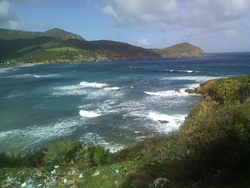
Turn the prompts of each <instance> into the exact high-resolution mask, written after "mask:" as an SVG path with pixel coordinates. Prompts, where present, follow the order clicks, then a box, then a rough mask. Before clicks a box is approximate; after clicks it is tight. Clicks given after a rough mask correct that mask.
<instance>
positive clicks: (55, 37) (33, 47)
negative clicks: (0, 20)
mask: <svg viewBox="0 0 250 188" xmlns="http://www.w3.org/2000/svg"><path fill="white" fill-rule="evenodd" d="M197 55H204V52H203V51H202V50H201V49H200V48H198V47H196V46H193V45H190V44H188V43H182V44H178V45H175V46H172V47H169V48H165V49H154V50H150V49H145V48H141V47H137V46H133V45H130V44H126V43H122V42H115V41H107V40H99V41H86V40H84V39H83V38H82V37H80V36H79V35H76V34H73V33H69V32H66V31H63V30H61V29H58V28H55V29H52V30H49V31H45V32H27V31H15V30H7V29H0V65H16V64H25V63H60V62H83V61H104V60H122V59H142V58H160V57H175V56H197Z"/></svg>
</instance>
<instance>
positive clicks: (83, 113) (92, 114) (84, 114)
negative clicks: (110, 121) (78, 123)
mask: <svg viewBox="0 0 250 188" xmlns="http://www.w3.org/2000/svg"><path fill="white" fill-rule="evenodd" d="M79 114H80V115H81V116H82V117H87V118H93V117H98V116H101V115H102V114H100V113H98V112H95V111H86V110H80V111H79Z"/></svg>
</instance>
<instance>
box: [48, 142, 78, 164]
mask: <svg viewBox="0 0 250 188" xmlns="http://www.w3.org/2000/svg"><path fill="white" fill-rule="evenodd" d="M81 148H82V145H81V144H80V143H78V142H75V143H73V142H72V141H70V140H63V141H59V142H57V143H55V144H53V145H50V146H49V147H48V149H47V151H44V152H43V153H44V158H43V161H44V163H45V164H60V165H67V164H69V163H70V161H71V160H74V159H75V157H76V154H77V151H78V150H79V149H81Z"/></svg>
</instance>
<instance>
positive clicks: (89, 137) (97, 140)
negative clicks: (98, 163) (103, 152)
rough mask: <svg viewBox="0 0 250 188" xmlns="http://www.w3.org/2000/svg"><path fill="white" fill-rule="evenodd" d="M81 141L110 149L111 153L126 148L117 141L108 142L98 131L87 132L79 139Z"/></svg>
mask: <svg viewBox="0 0 250 188" xmlns="http://www.w3.org/2000/svg"><path fill="white" fill-rule="evenodd" d="M79 141H80V142H83V143H85V144H86V145H88V146H93V145H98V146H102V147H104V148H105V149H109V150H110V152H111V153H114V152H117V151H119V150H121V149H123V148H124V146H123V145H121V144H118V143H115V142H107V141H105V140H104V138H103V137H101V136H99V135H98V134H97V133H92V132H89V133H86V134H84V135H83V136H81V137H80V139H79Z"/></svg>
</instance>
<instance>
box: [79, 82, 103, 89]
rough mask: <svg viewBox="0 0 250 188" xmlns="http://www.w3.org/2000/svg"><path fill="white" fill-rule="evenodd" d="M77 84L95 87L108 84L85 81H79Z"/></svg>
mask: <svg viewBox="0 0 250 188" xmlns="http://www.w3.org/2000/svg"><path fill="white" fill-rule="evenodd" d="M79 85H80V86H82V87H95V88H103V87H106V86H108V84H106V83H97V82H85V81H83V82H81V83H80V84H79Z"/></svg>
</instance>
